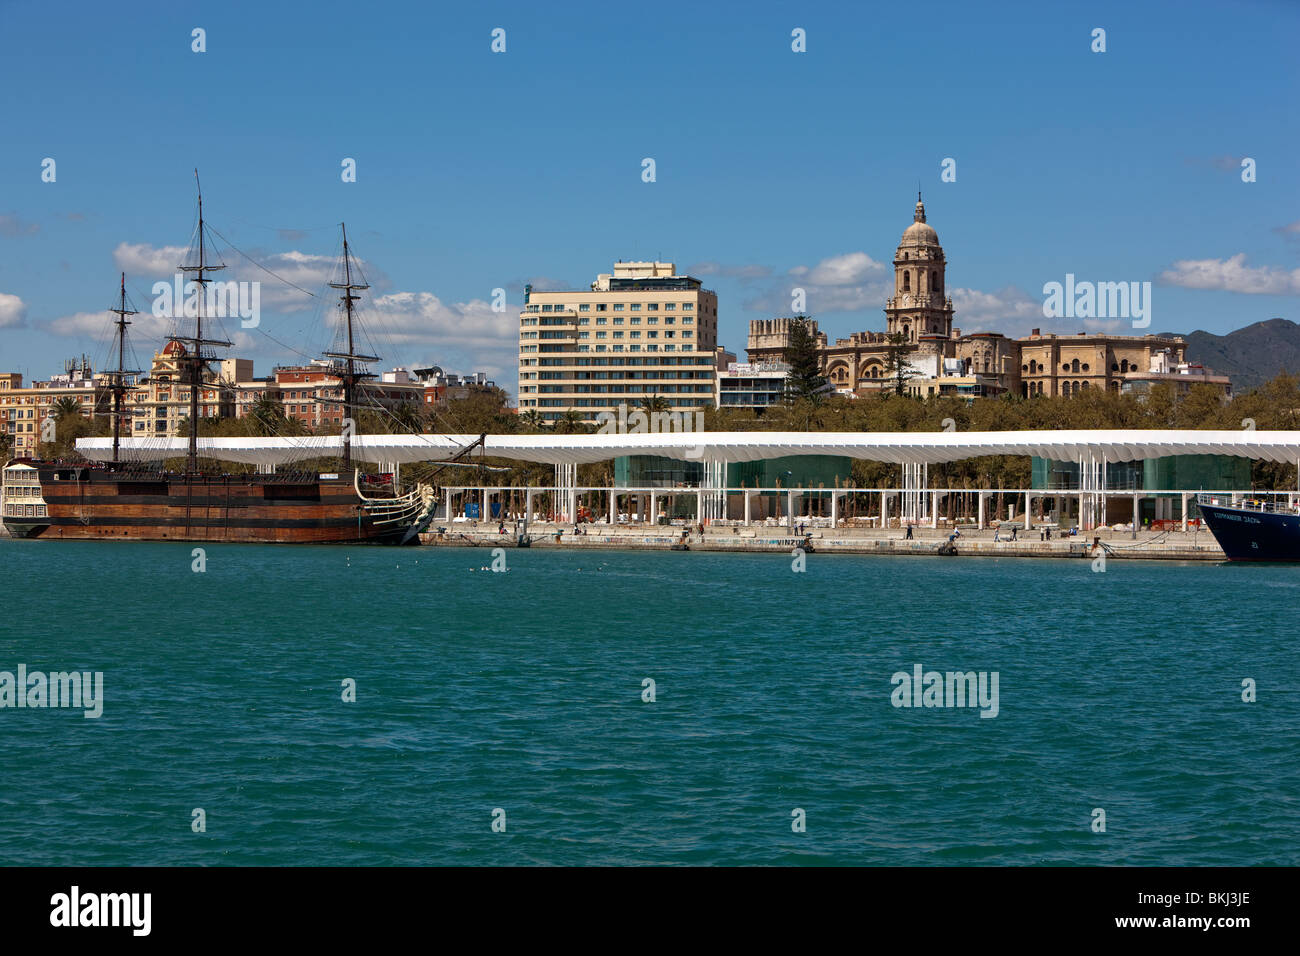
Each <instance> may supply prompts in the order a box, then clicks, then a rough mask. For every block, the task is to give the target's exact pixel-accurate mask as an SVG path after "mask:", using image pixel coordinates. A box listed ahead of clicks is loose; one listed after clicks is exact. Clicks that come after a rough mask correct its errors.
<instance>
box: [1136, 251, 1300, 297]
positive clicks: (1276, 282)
mask: <svg viewBox="0 0 1300 956" xmlns="http://www.w3.org/2000/svg"><path fill="white" fill-rule="evenodd" d="M1159 280H1160V282H1161V283H1163V284H1165V285H1174V286H1182V287H1183V288H1185V289H1216V290H1221V291H1224V292H1242V293H1246V294H1258V295H1297V294H1300V269H1292V270H1290V271H1287V270H1286V269H1278V268H1276V267H1274V266H1248V265H1246V254H1245V253H1244V252H1239V253H1237V254H1236V255H1235V256H1232V257H1231V258H1229V259H1180V260H1178V261H1177V262H1175V263H1174V264H1173V266H1172V267H1171V268H1169V269H1166V270H1165V271H1164V272H1162V273H1160V276H1159Z"/></svg>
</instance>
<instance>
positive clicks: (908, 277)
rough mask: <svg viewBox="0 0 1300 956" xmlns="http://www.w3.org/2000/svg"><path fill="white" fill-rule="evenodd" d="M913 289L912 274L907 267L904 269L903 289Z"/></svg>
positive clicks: (908, 290)
mask: <svg viewBox="0 0 1300 956" xmlns="http://www.w3.org/2000/svg"><path fill="white" fill-rule="evenodd" d="M911 290H912V274H911V273H910V272H908V271H907V270H906V269H904V270H903V291H904V292H910V291H911Z"/></svg>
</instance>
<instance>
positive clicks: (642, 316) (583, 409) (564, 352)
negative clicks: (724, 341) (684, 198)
mask: <svg viewBox="0 0 1300 956" xmlns="http://www.w3.org/2000/svg"><path fill="white" fill-rule="evenodd" d="M717 343H718V297H717V295H716V294H715V293H713V292H711V291H710V290H708V289H705V288H703V287H702V283H701V282H700V280H699V279H695V278H692V277H691V276H686V275H678V274H677V269H676V267H675V266H674V265H673V263H671V262H618V263H615V265H614V272H613V273H612V274H604V273H602V274H601V275H598V276H597V277H596V281H595V282H593V283H592V284H591V288H590V289H584V290H575V291H569V292H537V291H534V290H533V288H532V286H527V287H525V289H524V307H523V311H521V312H520V313H519V410H520V412H529V411H536V412H538V413H539V415H540V416H541V417H542V418H543V419H544V420H547V421H555V420H557V419H559V418H561V417H563V416H564V415H565V413H566V412H569V411H573V412H576V413H577V414H578V415H579V416H580V417H581V418H582V420H584V421H590V422H594V421H595V420H596V416H597V415H598V414H600V413H601V412H602V411H615V410H617V408H618V406H619V405H620V404H626V405H628V406H636V405H638V404H639V403H641V402H642V401H643V400H644V399H646V398H651V397H655V396H657V397H659V398H661V399H663V400H664V402H666V403H667V410H672V411H686V410H690V409H697V408H702V407H705V406H707V405H710V404H712V402H713V400H714V382H715V380H716V376H717V361H718V359H717V355H716V349H717Z"/></svg>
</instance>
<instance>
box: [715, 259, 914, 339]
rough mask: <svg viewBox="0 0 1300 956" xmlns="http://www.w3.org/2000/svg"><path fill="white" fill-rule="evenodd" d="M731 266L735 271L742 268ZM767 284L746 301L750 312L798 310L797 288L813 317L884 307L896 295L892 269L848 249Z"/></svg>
mask: <svg viewBox="0 0 1300 956" xmlns="http://www.w3.org/2000/svg"><path fill="white" fill-rule="evenodd" d="M729 268H730V270H731V271H732V273H733V274H734V273H735V272H736V270H737V269H738V268H740V267H734V266H733V267H729ZM763 285H764V286H765V288H763V291H761V292H759V293H757V294H756V295H754V296H752V297H750V298H749V299H746V300H745V302H744V307H745V309H746V310H747V311H750V312H762V313H766V314H768V315H790V314H792V313H793V312H794V311H795V310H794V295H795V291H794V290H795V289H802V290H803V292H804V309H803V311H804V312H806V313H808V314H809V315H812V316H819V315H825V314H827V313H831V312H860V311H862V310H864V309H871V310H878V309H883V308H884V307H885V299H887V298H888V297H889V296H890V295H892V294H893V279H892V277H891V276H890V275H889V274H888V269H887V268H886V267H885V266H884V265H883V264H882V263H879V262H876V261H875V260H874V259H872V258H871V257H870V256H869V255H867V254H866V253H865V252H846V253H844V254H843V255H838V256H830V257H829V258H826V259H823V260H821V261H820V262H818V263H817V264H816V265H814V266H795V267H794V268H793V269H790V270H789V271H788V272H787V273H786V275H785V276H784V277H783V278H781V279H773V280H772V281H771V282H768V283H764V284H763ZM822 324H823V327H824V323H822Z"/></svg>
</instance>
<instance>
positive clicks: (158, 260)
mask: <svg viewBox="0 0 1300 956" xmlns="http://www.w3.org/2000/svg"><path fill="white" fill-rule="evenodd" d="M186 252H188V250H187V249H186V248H185V246H151V245H149V244H148V243H147V242H139V243H133V242H122V243H118V246H117V248H116V249H114V250H113V262H114V264H115V265H116V266H117V267H118V269H120V270H121V271H123V272H125V273H126V274H127V275H133V276H142V277H144V278H147V279H161V278H164V277H166V276H170V275H173V274H174V273H175V272H176V271H177V270H178V269H179V268H180V264H181V263H182V262H183V261H184V260H185V254H186Z"/></svg>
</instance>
